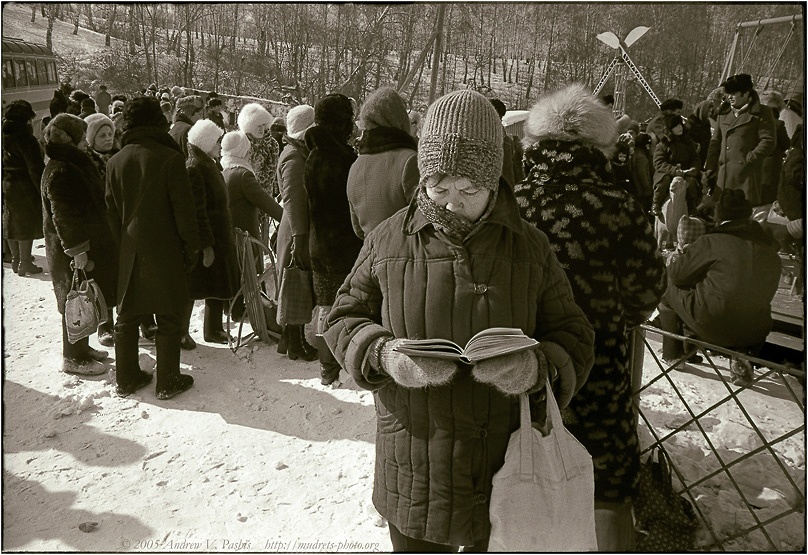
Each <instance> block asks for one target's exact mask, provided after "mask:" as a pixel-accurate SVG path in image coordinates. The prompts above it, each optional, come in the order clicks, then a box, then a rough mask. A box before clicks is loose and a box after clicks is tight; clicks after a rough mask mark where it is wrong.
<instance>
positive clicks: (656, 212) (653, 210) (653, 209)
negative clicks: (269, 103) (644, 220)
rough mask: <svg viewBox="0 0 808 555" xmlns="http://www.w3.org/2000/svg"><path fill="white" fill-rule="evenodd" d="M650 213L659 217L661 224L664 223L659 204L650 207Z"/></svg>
mask: <svg viewBox="0 0 808 555" xmlns="http://www.w3.org/2000/svg"><path fill="white" fill-rule="evenodd" d="M651 214H653V215H654V216H656V217H657V218H659V221H660V222H662V223H663V224H664V223H665V215H664V214H663V213H662V208H660V207H659V205H657V204H655V205H654V206H652V207H651Z"/></svg>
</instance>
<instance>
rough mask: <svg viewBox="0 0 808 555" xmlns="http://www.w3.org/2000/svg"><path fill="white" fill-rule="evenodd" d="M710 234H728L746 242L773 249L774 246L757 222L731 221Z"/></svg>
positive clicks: (717, 227)
mask: <svg viewBox="0 0 808 555" xmlns="http://www.w3.org/2000/svg"><path fill="white" fill-rule="evenodd" d="M708 233H726V234H727V235H734V236H735V237H738V238H739V239H743V240H744V241H752V242H754V243H761V244H763V245H768V246H770V247H773V246H774V244H773V243H772V240H771V239H769V236H768V235H766V232H765V231H763V228H762V227H761V226H760V224H759V223H757V222H756V221H755V220H729V221H727V222H724V223H722V224H721V225H718V226H716V227H715V229H713V230H712V231H709V232H708Z"/></svg>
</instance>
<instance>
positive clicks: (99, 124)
mask: <svg viewBox="0 0 808 555" xmlns="http://www.w3.org/2000/svg"><path fill="white" fill-rule="evenodd" d="M84 122H85V123H86V124H87V144H88V145H90V148H92V146H93V142H94V141H95V136H96V135H97V134H98V132H99V131H101V129H102V128H103V127H104V126H105V125H106V126H108V127H109V128H110V129H111V130H112V133H113V134H115V124H114V123H112V120H111V119H109V118H108V117H107V116H105V115H104V114H90V115H89V116H87V117H86V118H84Z"/></svg>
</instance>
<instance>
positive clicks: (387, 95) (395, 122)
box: [359, 87, 410, 133]
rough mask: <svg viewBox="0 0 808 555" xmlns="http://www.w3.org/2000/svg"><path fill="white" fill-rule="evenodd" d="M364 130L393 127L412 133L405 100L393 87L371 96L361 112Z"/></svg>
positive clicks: (360, 121) (384, 88)
mask: <svg viewBox="0 0 808 555" xmlns="http://www.w3.org/2000/svg"><path fill="white" fill-rule="evenodd" d="M359 126H360V127H361V128H362V129H375V128H377V127H393V128H395V129H400V130H402V131H404V132H405V133H409V132H410V118H409V116H408V115H407V106H406V105H405V104H404V99H402V98H401V95H399V94H398V92H397V91H396V90H395V89H394V88H392V87H382V88H380V89H378V90H376V91H374V92H372V93H371V94H370V96H368V97H367V99H366V100H365V103H364V104H363V105H362V109H361V110H360V111H359Z"/></svg>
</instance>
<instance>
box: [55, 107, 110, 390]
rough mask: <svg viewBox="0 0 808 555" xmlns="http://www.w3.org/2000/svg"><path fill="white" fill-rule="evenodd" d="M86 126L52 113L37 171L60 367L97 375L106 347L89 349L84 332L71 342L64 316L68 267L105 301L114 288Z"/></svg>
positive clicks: (102, 367)
mask: <svg viewBox="0 0 808 555" xmlns="http://www.w3.org/2000/svg"><path fill="white" fill-rule="evenodd" d="M86 130H87V123H86V122H85V121H83V120H82V119H81V118H79V117H77V116H74V115H71V114H59V115H57V116H56V117H55V118H53V119H52V120H51V122H50V123H49V124H48V127H46V128H45V134H44V138H45V153H46V154H47V155H48V158H49V160H48V165H47V166H46V167H45V171H44V172H43V174H42V212H43V215H44V232H45V252H46V253H47V257H48V270H49V273H50V277H51V281H52V283H53V292H54V293H55V295H56V305H57V308H58V310H59V313H60V314H62V357H63V360H62V371H63V372H67V373H68V374H79V375H99V374H103V373H105V372H106V371H107V370H109V367H108V366H105V365H103V364H101V363H100V361H102V360H104V359H106V358H107V354H108V353H107V351H99V350H96V349H93V348H92V347H90V343H89V341H88V338H86V337H85V338H83V339H79V340H78V341H76V342H75V343H71V342H70V341H69V340H68V335H67V326H66V324H65V320H64V318H65V316H64V314H65V302H66V300H67V294H68V293H69V292H70V289H71V283H72V282H73V267H75V268H77V269H79V270H83V271H84V272H85V273H86V275H87V277H88V278H90V279H93V280H95V282H96V283H97V284H98V286H99V287H100V288H101V293H102V294H103V295H104V299H105V300H108V301H109V302H110V303H111V302H113V300H114V299H115V297H116V293H117V288H118V248H117V246H116V245H115V241H114V239H113V237H112V232H111V231H110V228H109V225H108V224H107V218H106V204H105V202H104V182H103V181H102V180H101V174H99V173H98V170H97V169H96V167H95V164H94V163H93V161H92V160H91V159H90V157H89V156H88V155H87V153H86V149H87V143H86V141H85V137H86ZM71 266H73V267H71ZM99 316H102V317H104V316H106V317H109V314H101V315H99ZM103 329H104V328H101V327H100V326H99V332H102V331H103ZM99 335H100V333H99Z"/></svg>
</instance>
